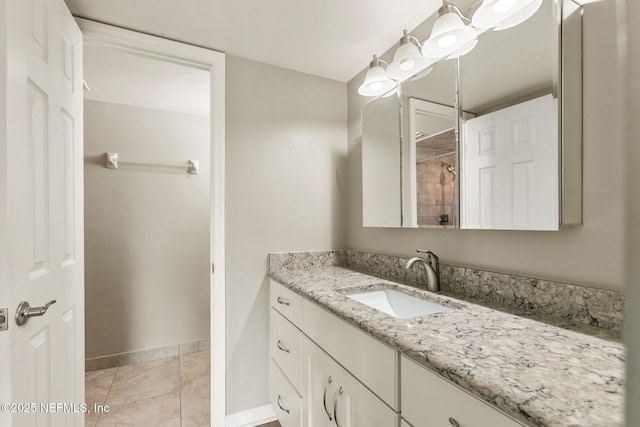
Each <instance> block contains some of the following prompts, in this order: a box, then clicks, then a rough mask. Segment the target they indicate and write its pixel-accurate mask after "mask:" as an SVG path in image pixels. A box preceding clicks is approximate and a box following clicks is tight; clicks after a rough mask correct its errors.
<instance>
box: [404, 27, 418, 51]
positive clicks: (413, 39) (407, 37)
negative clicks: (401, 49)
mask: <svg viewBox="0 0 640 427" xmlns="http://www.w3.org/2000/svg"><path fill="white" fill-rule="evenodd" d="M407 43H413V44H415V45H416V46H418V49H422V43H420V40H418V39H417V38H416V37H415V36H412V35H411V34H409V31H407V30H403V34H402V38H401V39H400V46H402V45H403V44H407Z"/></svg>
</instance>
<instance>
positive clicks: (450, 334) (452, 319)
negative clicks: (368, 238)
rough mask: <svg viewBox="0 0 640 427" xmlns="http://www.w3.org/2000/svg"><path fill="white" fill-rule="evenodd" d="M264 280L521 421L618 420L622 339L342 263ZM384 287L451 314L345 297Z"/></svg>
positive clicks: (595, 422)
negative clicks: (389, 309) (399, 311)
mask: <svg viewBox="0 0 640 427" xmlns="http://www.w3.org/2000/svg"><path fill="white" fill-rule="evenodd" d="M269 276H270V277H272V278H273V279H275V280H276V281H278V282H280V283H282V284H283V285H285V286H287V287H288V288H290V289H292V290H293V291H294V292H296V293H298V294H301V295H302V296H304V297H306V298H308V299H310V300H311V301H313V302H315V303H316V304H318V305H320V306H322V307H324V308H326V309H328V310H329V311H331V312H332V313H334V314H335V315H337V316H338V317H340V318H342V319H343V320H345V321H347V322H348V323H351V324H353V325H355V326H357V327H359V328H360V329H362V330H364V331H365V332H367V333H369V334H370V335H372V336H374V337H375V338H377V339H379V340H380V341H383V342H385V343H387V344H389V345H391V346H393V347H395V348H397V349H398V350H399V351H400V352H401V353H402V354H404V355H406V356H408V357H409V358H411V359H413V360H415V361H416V362H418V363H420V364H422V365H423V366H425V367H427V368H429V369H431V370H433V371H435V372H437V373H439V374H440V375H442V376H443V377H445V378H447V379H449V380H450V381H452V382H454V383H456V384H458V385H459V386H461V387H462V388H464V389H466V390H467V391H469V392H470V393H472V394H474V395H476V396H478V397H479V398H481V399H483V400H485V401H486V402H488V403H490V404H492V405H495V406H497V407H499V408H500V409H502V410H503V411H504V412H506V413H508V414H510V415H511V416H513V417H514V418H515V419H518V420H520V421H521V422H522V423H524V424H525V425H532V426H598V427H605V426H622V425H623V407H624V396H623V391H624V347H623V345H622V344H620V343H617V342H612V341H608V340H605V339H602V338H599V337H596V336H591V335H586V334H583V333H579V332H574V331H571V330H567V329H562V328H559V327H556V326H552V325H550V324H547V323H543V322H539V321H536V320H532V319H528V318H524V317H520V316H516V315H514V314H509V313H505V312H501V311H497V310H494V309H491V308H487V307H483V306H480V305H477V304H473V303H470V302H467V301H462V300H459V299H455V298H452V297H449V296H446V295H441V294H435V293H432V292H427V291H423V290H420V289H417V288H413V287H409V286H406V285H402V284H399V283H396V282H393V281H390V280H384V279H381V278H378V277H375V276H370V275H367V274H364V273H360V272H356V271H353V270H349V269H347V268H344V267H333V266H332V267H321V268H313V269H301V270H279V271H271V272H270V273H269ZM381 284H384V285H385V287H388V286H391V287H398V288H402V289H403V292H405V293H409V294H411V295H415V296H419V297H422V298H424V299H428V300H432V301H435V302H437V303H439V304H442V305H445V306H448V307H452V308H454V309H455V310H453V311H450V312H447V313H439V314H432V315H428V316H423V317H416V318H412V319H398V318H394V317H391V316H388V315H386V314H385V313H382V312H380V311H378V310H375V309H373V308H370V307H368V306H365V305H363V304H361V303H358V302H356V301H353V300H351V299H350V298H348V297H346V295H347V294H349V293H353V292H357V291H360V290H363V289H372V288H376V287H381Z"/></svg>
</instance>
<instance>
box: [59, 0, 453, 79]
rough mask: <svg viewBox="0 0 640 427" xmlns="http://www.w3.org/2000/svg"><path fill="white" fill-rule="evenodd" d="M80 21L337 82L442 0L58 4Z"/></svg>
mask: <svg viewBox="0 0 640 427" xmlns="http://www.w3.org/2000/svg"><path fill="white" fill-rule="evenodd" d="M65 1H66V3H67V5H68V6H69V8H70V9H71V12H72V13H73V14H74V15H76V16H79V17H83V18H87V19H93V20H96V21H100V22H104V23H107V24H112V25H117V26H121V27H124V28H128V29H132V30H136V31H141V32H144V33H149V34H153V35H158V36H162V37H166V38H169V39H173V40H178V41H181V42H185V43H191V44H195V45H199V46H202V47H207V48H210V49H214V50H218V51H221V52H225V53H228V54H230V55H235V56H241V57H244V58H248V59H253V60H256V61H260V62H264V63H267V64H272V65H277V66H280V67H284V68H289V69H292V70H296V71H301V72H304V73H309V74H314V75H317V76H321V77H326V78H329V79H334V80H338V81H342V82H346V81H349V80H350V79H351V78H352V77H354V76H355V75H356V74H357V73H359V72H360V71H361V70H363V69H364V68H365V67H366V66H367V65H368V64H369V62H370V61H371V55H373V54H374V53H377V54H382V53H383V52H384V51H385V50H387V49H388V48H389V47H391V46H392V45H393V44H394V43H396V42H397V41H398V40H399V39H400V37H401V36H402V30H403V29H405V28H406V29H409V30H412V29H414V28H415V27H416V26H418V24H420V23H421V22H422V21H424V20H425V18H427V17H428V16H430V15H431V14H432V13H434V12H435V11H436V10H437V9H438V8H439V7H440V6H441V5H442V1H441V0H395V1H390V0H181V1H179V2H178V1H175V0H65Z"/></svg>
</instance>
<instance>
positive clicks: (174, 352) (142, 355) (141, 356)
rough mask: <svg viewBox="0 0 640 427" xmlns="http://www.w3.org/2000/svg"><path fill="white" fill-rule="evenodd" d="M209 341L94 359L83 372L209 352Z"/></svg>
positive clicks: (87, 362) (86, 365)
mask: <svg viewBox="0 0 640 427" xmlns="http://www.w3.org/2000/svg"><path fill="white" fill-rule="evenodd" d="M210 347H211V346H210V343H209V340H202V341H194V342H188V343H182V344H174V345H169V346H165V347H158V348H152V349H146V350H138V351H130V352H127V353H120V354H111V355H108V356H101V357H94V358H91V359H86V360H85V368H84V370H85V372H91V371H97V370H99V369H107V368H115V367H116V366H125V365H133V364H134V363H142V362H151V361H153V360H158V359H164V358H166V357H174V356H178V355H185V354H189V353H196V352H199V351H209V350H210Z"/></svg>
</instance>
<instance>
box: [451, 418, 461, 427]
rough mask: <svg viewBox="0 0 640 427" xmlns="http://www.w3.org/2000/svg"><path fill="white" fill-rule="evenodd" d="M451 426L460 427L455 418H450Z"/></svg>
mask: <svg viewBox="0 0 640 427" xmlns="http://www.w3.org/2000/svg"><path fill="white" fill-rule="evenodd" d="M449 424H451V427H460V424H459V423H458V422H457V421H456V419H455V418H449Z"/></svg>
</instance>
